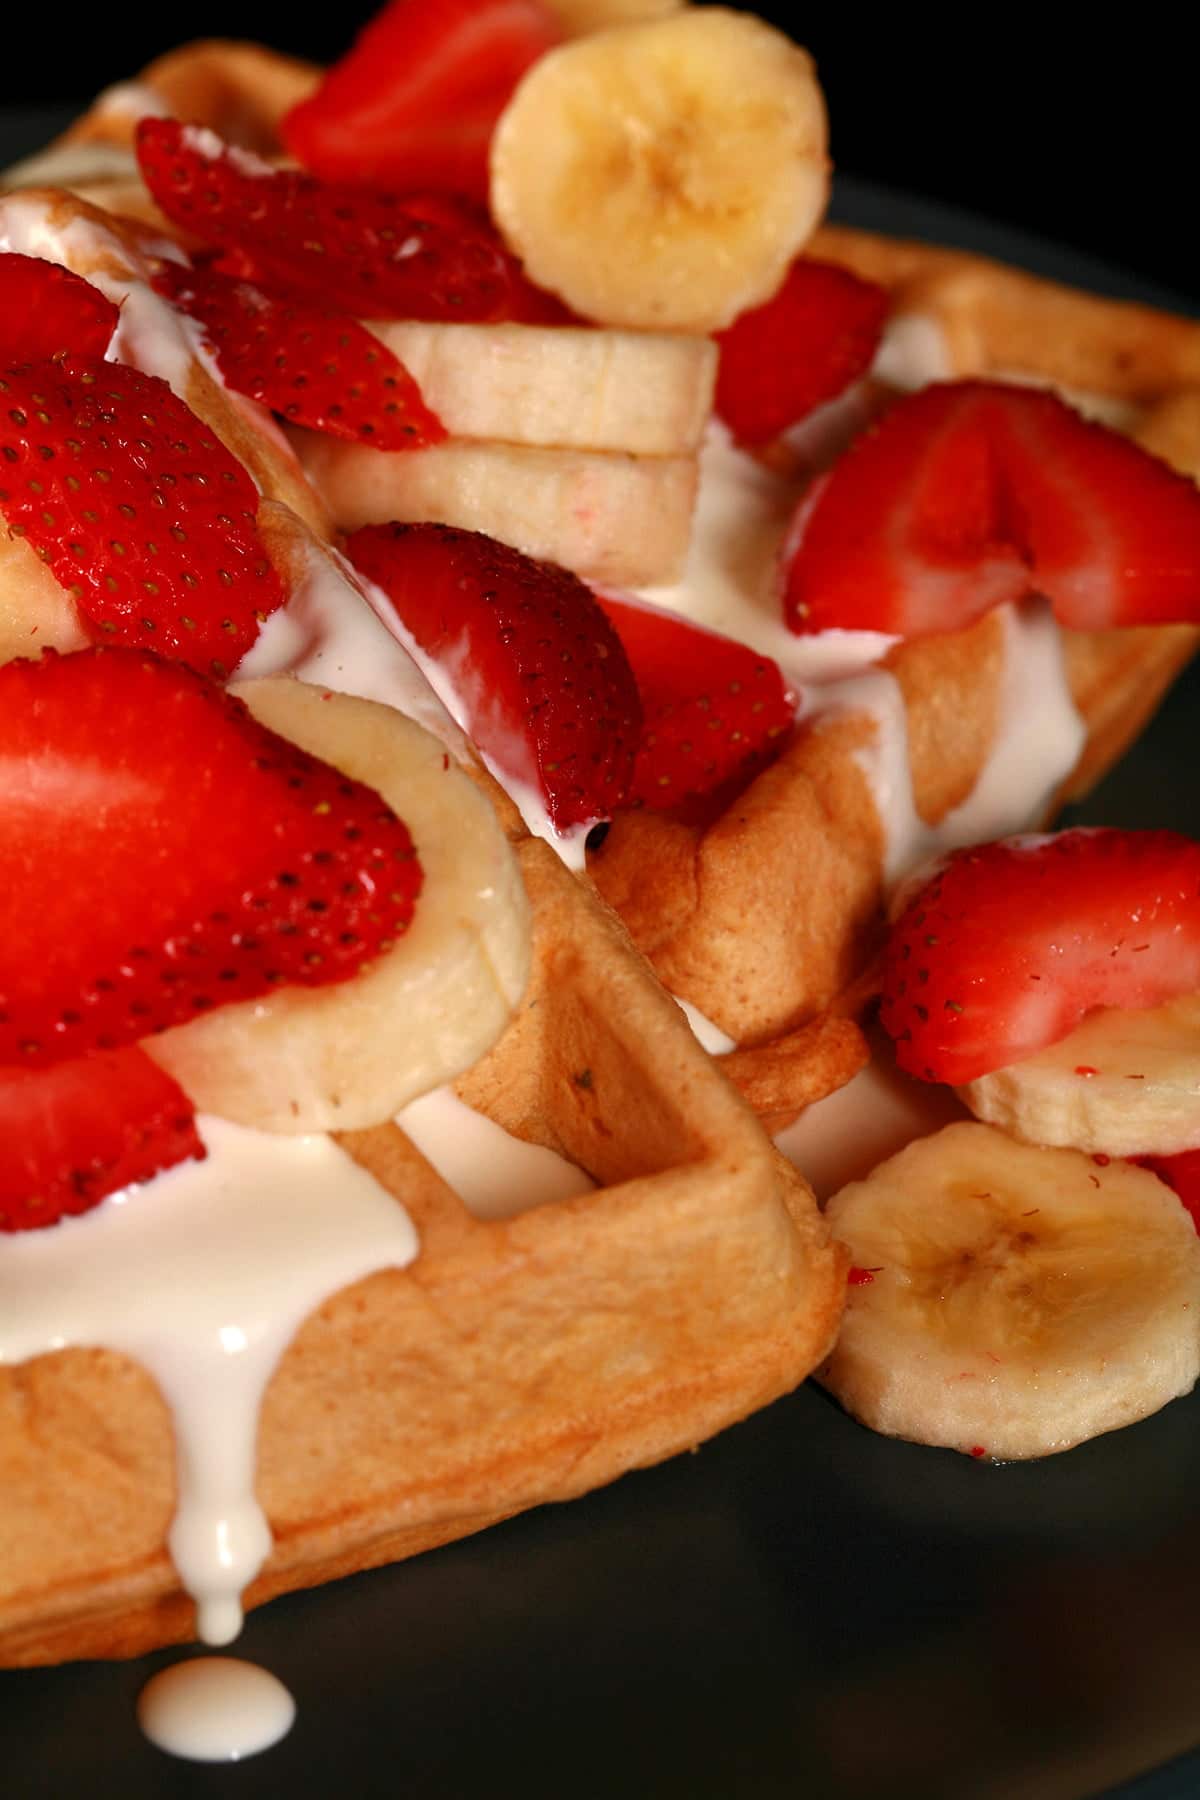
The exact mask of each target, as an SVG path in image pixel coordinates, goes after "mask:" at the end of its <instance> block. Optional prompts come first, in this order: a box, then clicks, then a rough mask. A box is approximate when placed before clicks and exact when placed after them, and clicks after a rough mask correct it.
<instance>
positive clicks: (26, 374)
mask: <svg viewBox="0 0 1200 1800" xmlns="http://www.w3.org/2000/svg"><path fill="white" fill-rule="evenodd" d="M257 509H258V490H257V488H256V487H255V486H254V483H253V481H252V480H251V479H250V477H249V475H248V474H247V473H246V471H245V469H243V467H242V465H241V463H239V462H238V460H237V458H236V457H234V456H232V455H231V454H230V452H229V451H228V450H227V449H226V448H225V446H224V444H222V443H221V442H220V440H219V439H218V438H217V437H215V436H214V434H213V433H212V432H211V431H210V430H209V428H208V426H207V425H204V424H202V423H201V421H200V420H199V419H197V418H196V416H195V415H194V414H193V413H192V412H190V411H189V410H188V408H187V407H186V406H185V405H184V404H183V401H182V400H180V399H178V398H177V396H176V395H175V394H174V393H172V391H171V389H170V388H169V387H168V386H167V384H166V382H165V381H160V380H159V379H158V377H157V376H154V375H143V374H142V373H141V371H140V370H138V369H131V368H126V367H125V366H124V365H122V364H119V363H109V362H104V361H101V360H100V359H98V358H96V357H91V356H69V357H66V358H64V359H63V360H62V361H57V362H39V363H32V364H29V365H27V366H25V367H23V368H11V369H8V370H7V371H5V372H3V373H0V512H2V513H3V515H4V518H5V520H6V521H7V524H8V529H9V532H10V534H12V535H13V536H19V537H25V538H28V540H29V542H30V543H31V544H32V545H33V547H34V549H35V550H36V551H37V552H38V554H39V556H41V557H42V559H43V560H44V561H45V562H46V563H47V564H48V565H49V567H50V569H51V570H52V572H53V574H54V576H55V578H56V579H57V580H58V582H59V583H60V585H61V586H62V587H64V588H65V589H66V590H67V592H68V593H69V594H70V595H71V596H72V598H73V599H74V600H75V602H76V604H77V606H78V607H79V610H80V614H81V616H82V619H83V622H84V625H85V627H86V628H87V629H88V630H89V631H90V632H91V633H92V635H93V636H94V637H95V638H97V639H103V641H104V642H106V643H110V644H124V645H144V646H146V647H148V648H153V649H155V650H158V651H160V652H161V653H162V654H163V655H165V656H171V657H177V658H178V659H179V660H180V661H181V662H186V663H188V664H190V665H191V666H192V667H194V668H198V669H205V670H210V671H212V672H214V673H219V674H224V673H227V672H228V671H229V670H230V669H231V668H232V667H233V666H234V664H235V663H237V662H238V661H239V660H240V659H241V657H242V656H244V655H245V653H246V651H247V650H248V649H249V648H250V646H251V644H253V643H254V641H255V639H256V638H257V636H258V633H259V629H260V626H261V623H262V620H263V619H264V618H265V617H266V616H267V615H268V614H269V613H271V612H274V611H275V609H276V608H277V607H279V606H281V605H282V604H283V601H284V598H285V595H284V591H283V588H282V585H281V583H280V580H279V576H278V575H277V573H276V572H275V570H274V568H273V567H272V565H271V563H270V560H269V559H268V557H267V554H266V551H265V549H264V548H263V545H262V542H261V540H260V538H259V535H258V530H257V526H256V524H255V515H256V512H257Z"/></svg>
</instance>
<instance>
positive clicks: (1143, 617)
mask: <svg viewBox="0 0 1200 1800" xmlns="http://www.w3.org/2000/svg"><path fill="white" fill-rule="evenodd" d="M783 575H784V605H785V610H786V614H787V622H788V624H789V625H790V626H791V628H792V630H793V631H798V632H814V631H825V630H828V629H830V628H834V627H841V628H843V629H846V630H861V631H885V632H895V633H898V634H900V635H902V636H911V637H916V636H920V635H922V634H924V633H928V632H939V631H957V630H960V629H961V628H962V627H964V626H966V625H969V624H970V623H971V622H972V620H974V619H976V618H978V617H979V615H980V614H981V613H984V612H986V611H987V610H988V609H989V608H990V607H993V606H998V605H1001V604H1003V603H1004V602H1006V601H1013V600H1020V599H1022V598H1024V597H1025V596H1026V595H1028V594H1033V593H1037V594H1042V595H1044V596H1045V597H1046V598H1047V599H1048V600H1049V601H1050V602H1051V605H1052V606H1053V608H1054V611H1055V614H1056V616H1057V617H1058V618H1059V619H1060V620H1061V622H1062V623H1063V624H1064V625H1068V626H1072V627H1075V628H1076V629H1079V630H1083V631H1098V630H1105V629H1107V628H1108V627H1110V626H1115V625H1149V624H1159V623H1163V622H1166V621H1169V620H1194V619H1200V493H1198V492H1197V490H1196V487H1195V485H1194V483H1193V482H1192V481H1190V480H1189V479H1187V478H1186V477H1185V476H1182V475H1178V474H1176V473H1175V472H1174V470H1172V469H1170V468H1168V467H1167V465H1166V464H1165V463H1162V462H1160V461H1159V460H1158V459H1157V458H1156V457H1154V456H1151V455H1150V454H1149V453H1148V452H1147V451H1145V450H1143V449H1141V448H1140V446H1139V445H1137V444H1134V443H1132V442H1130V440H1129V439H1127V438H1124V437H1121V436H1119V435H1118V434H1117V433H1116V432H1113V431H1110V430H1108V429H1107V428H1106V427H1105V426H1103V425H1097V424H1093V423H1092V422H1091V421H1089V420H1086V419H1084V418H1083V417H1081V415H1080V414H1079V413H1077V412H1075V411H1074V409H1073V408H1072V407H1070V406H1068V405H1067V404H1066V403H1065V402H1064V401H1062V400H1060V399H1059V398H1058V397H1057V396H1056V395H1054V394H1049V393H1043V392H1040V391H1037V390H1035V389H1032V388H1023V387H1011V386H1005V385H1004V384H1003V383H999V382H987V381H963V382H949V383H945V384H942V385H937V386H934V387H929V388H925V389H923V390H922V391H921V392H920V393H917V394H913V395H910V396H909V397H908V398H906V399H904V400H901V401H899V402H898V403H897V405H895V406H894V407H893V408H892V409H891V411H890V412H888V413H887V414H885V416H884V417H883V419H882V420H881V421H879V422H878V423H877V424H875V425H873V426H872V427H870V428H869V429H868V430H867V431H865V432H863V433H862V434H861V436H860V437H858V438H857V439H855V441H854V442H853V443H852V444H851V446H850V448H849V450H848V451H847V452H846V453H845V455H844V456H843V457H842V458H841V459H840V460H839V461H838V462H837V463H836V464H835V465H834V467H833V469H832V470H831V471H830V472H829V474H828V476H827V477H826V478H825V479H824V481H823V482H822V483H821V484H820V485H819V487H818V488H817V489H816V490H815V491H814V492H813V494H811V495H810V496H809V497H808V498H807V499H806V500H805V501H804V502H803V503H802V506H801V509H800V512H799V514H798V515H797V519H796V522H795V524H794V526H793V528H792V534H791V538H790V542H789V545H788V548H787V551H786V554H785V558H784V570H783Z"/></svg>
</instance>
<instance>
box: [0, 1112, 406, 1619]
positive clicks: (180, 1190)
mask: <svg viewBox="0 0 1200 1800" xmlns="http://www.w3.org/2000/svg"><path fill="white" fill-rule="evenodd" d="M198 1124H199V1126H200V1130H201V1135H202V1137H203V1140H204V1143H205V1145H206V1147H207V1150H208V1156H207V1158H206V1160H205V1161H203V1162H188V1163H180V1164H178V1165H177V1166H176V1167H175V1168H173V1169H168V1170H167V1171H166V1172H165V1173H164V1174H162V1175H159V1176H156V1177H155V1178H154V1180H153V1181H149V1182H145V1183H143V1184H140V1185H137V1186H134V1187H129V1188H125V1189H123V1190H122V1191H121V1192H120V1193H117V1194H112V1195H110V1196H109V1198H108V1199H107V1200H105V1201H103V1202H102V1203H101V1205H100V1206H98V1207H97V1208H95V1210H94V1211H92V1212H90V1213H85V1214H84V1215H83V1216H81V1217H80V1218H76V1219H67V1220H64V1221H63V1222H62V1223H61V1224H59V1225H56V1226H53V1227H51V1228H50V1229H48V1230H45V1231H27V1232H19V1233H16V1234H14V1235H12V1236H10V1237H7V1238H6V1239H5V1240H4V1241H3V1243H0V1363H4V1362H7V1363H15V1362H21V1361H23V1360H25V1359H26V1358H27V1357H31V1356H41V1355H44V1354H45V1353H46V1352H48V1351H52V1350H61V1349H65V1348H68V1347H72V1346H82V1347H88V1348H101V1349H107V1350H114V1351H119V1352H121V1353H122V1354H124V1355H127V1356H130V1357H132V1358H133V1359H134V1360H135V1361H136V1362H138V1363H140V1364H141V1365H142V1367H143V1368H145V1369H147V1370H148V1371H149V1372H150V1374H151V1375H153V1377H154V1379H155V1381H156V1382H157V1383H158V1386H159V1388H160V1389H161V1391H162V1393H163V1396H164V1398H165V1399H166V1401H167V1404H168V1405H169V1407H170V1409H171V1413H172V1417H173V1419H174V1423H175V1444H176V1462H177V1481H178V1489H179V1499H178V1506H177V1510H176V1514H175V1518H174V1520H173V1522H172V1525H171V1530H170V1536H169V1540H168V1541H169V1544H170V1550H171V1555H172V1557H173V1558H174V1561H175V1566H176V1569H177V1570H178V1572H179V1577H180V1580H181V1581H182V1582H183V1585H184V1587H185V1588H186V1590H187V1591H188V1593H189V1594H191V1596H192V1597H193V1599H194V1600H195V1601H196V1606H197V1612H198V1618H199V1631H200V1636H201V1638H202V1639H203V1640H204V1641H205V1642H206V1643H210V1644H227V1643H229V1642H230V1641H231V1640H232V1639H233V1638H234V1637H236V1636H237V1633H238V1631H239V1630H240V1628H241V1622H242V1613H241V1603H240V1596H241V1593H242V1590H243V1588H244V1587H245V1586H246V1584H247V1583H248V1582H250V1581H251V1580H253V1578H254V1576H255V1575H256V1574H257V1572H258V1570H259V1569H260V1568H261V1566H262V1564H263V1561H264V1559H265V1558H266V1556H267V1554H268V1552H269V1550H270V1547H271V1533H270V1529H269V1527H268V1525H267V1521H266V1518H265V1517H264V1515H263V1512H262V1510H261V1508H260V1506H259V1504H258V1501H257V1499H256V1498H255V1492H254V1470H255V1456H256V1439H257V1429H258V1414H259V1408H260V1405H261V1402H262V1397H263V1394H264V1392H265V1390H266V1386H267V1383H268V1382H269V1380H270V1378H271V1375H272V1373H273V1372H274V1369H275V1367H276V1364H277V1363H278V1361H279V1358H280V1356H281V1355H282V1353H283V1351H284V1350H285V1349H286V1347H287V1345H288V1343H289V1342H290V1341H291V1339H292V1337H293V1336H294V1335H295V1332H296V1330H297V1328H298V1327H299V1326H300V1325H301V1323H302V1322H303V1321H304V1319H306V1318H307V1317H308V1315H309V1314H310V1313H311V1312H312V1311H313V1310H314V1309H315V1308H316V1307H318V1306H319V1305H320V1304H321V1302H322V1301H323V1300H325V1299H327V1298H328V1297H329V1295H331V1294H333V1293H336V1292H337V1290H338V1289H339V1288H343V1287H346V1286H348V1285H349V1284H350V1283H351V1282H354V1281H358V1280H360V1279H361V1278H362V1277H363V1276H364V1275H369V1274H371V1273H373V1271H375V1270H376V1269H385V1268H403V1267H404V1266H405V1265H406V1264H407V1263H409V1262H411V1261H412V1259H413V1258H414V1257H415V1255H416V1254H417V1237H416V1233H415V1231H414V1230H413V1226H412V1223H411V1221H410V1219H409V1217H408V1215H407V1213H406V1212H405V1210H404V1208H403V1207H402V1206H400V1205H399V1204H398V1202H397V1201H396V1200H394V1199H393V1198H392V1196H391V1195H390V1194H388V1193H387V1191H386V1190H385V1189H384V1188H383V1187H381V1186H380V1185H379V1183H378V1182H377V1181H376V1180H375V1178H374V1177H373V1176H372V1175H369V1174H368V1173H367V1172H366V1171H365V1170H363V1169H361V1168H359V1167H358V1165H357V1164H356V1163H354V1162H352V1161H351V1159H350V1158H349V1157H348V1156H347V1155H346V1154H345V1152H344V1151H342V1150H341V1149H339V1148H338V1146H337V1145H336V1144H334V1142H333V1141H332V1139H330V1138H327V1137H288V1138H283V1137H277V1136H269V1135H268V1134H266V1133H265V1132H257V1131H249V1130H247V1129H246V1128H245V1127H243V1126H239V1125H231V1124H229V1123H228V1122H227V1121H225V1120H223V1119H214V1118H203V1119H201V1120H199V1121H198Z"/></svg>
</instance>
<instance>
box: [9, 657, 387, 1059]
mask: <svg viewBox="0 0 1200 1800" xmlns="http://www.w3.org/2000/svg"><path fill="white" fill-rule="evenodd" d="M0 842H3V844H4V853H5V879H4V882H3V883H2V884H0V1065H3V1064H11V1063H19V1064H24V1065H26V1066H37V1065H39V1064H43V1063H49V1062H59V1061H63V1060H67V1059H69V1058H71V1057H75V1056H83V1055H87V1054H90V1053H91V1052H92V1051H94V1050H96V1049H113V1048H119V1047H121V1046H122V1045H124V1044H126V1043H129V1042H130V1041H131V1040H134V1039H137V1038H144V1037H147V1036H149V1035H150V1034H151V1033H153V1032H157V1031H163V1030H165V1029H166V1028H167V1027H168V1026H171V1025H177V1024H181V1023H184V1022H185V1021H186V1020H188V1019H190V1018H194V1017H195V1016H196V1015H197V1014H198V1013H202V1012H206V1011H208V1010H209V1009H210V1008H212V1007H214V1006H219V1005H221V1004H223V1003H224V1002H227V1001H233V1000H244V999H248V998H252V997H254V996H256V995H258V994H262V993H265V992H266V991H267V990H268V989H270V988H271V987H273V986H275V985H277V984H279V983H297V984H299V985H302V986H308V987H311V986H321V985H324V984H325V983H328V982H332V981H342V980H346V979H348V978H349V977H350V976H352V975H353V974H355V973H356V972H357V970H358V969H359V967H360V966H361V965H362V964H363V963H364V962H365V961H367V960H368V959H369V958H371V957H374V956H377V955H379V954H380V953H381V952H382V951H383V950H384V949H386V948H387V947H388V946H389V945H390V944H391V942H392V941H393V940H394V939H395V937H396V936H397V935H399V933H401V932H403V931H404V929H405V928H406V926H407V925H408V922H409V919H410V918H411V916H412V911H413V906H414V903H415V900H416V896H417V893H418V891H419V888H420V882H421V875H420V868H419V866H418V864H417V861H416V853H415V852H414V850H413V847H412V843H411V840H410V838H409V835H408V832H407V831H406V830H405V828H404V826H403V825H402V824H401V822H400V821H399V820H398V819H397V818H396V817H395V816H394V814H393V813H391V812H390V811H389V810H388V808H387V807H386V806H385V805H384V803H383V802H382V800H381V799H380V798H379V796H378V794H375V793H373V792H372V791H371V790H370V789H369V788H366V787H363V786H361V785H360V784H359V783H358V782H355V781H351V780H349V779H348V778H347V777H345V776H343V775H341V774H340V773H339V772H338V771H337V770H336V769H332V768H330V767H328V766H327V765H326V764H325V763H321V762H318V761H317V760H316V759H315V758H314V757H311V756H307V755H305V754H304V752H303V751H300V750H298V749H296V748H295V747H294V746H293V745H292V744H289V743H287V742H285V740H284V739H282V738H280V737H277V736H275V734H274V733H273V732H270V731H266V730H264V729H263V727H262V726H260V725H258V724H256V723H255V721H254V720H253V719H252V718H251V717H250V715H249V713H248V712H247V710H246V708H245V707H244V706H243V705H242V704H241V702H240V701H237V700H234V699H232V698H231V697H230V696H229V695H227V694H225V693H224V692H223V691H222V690H221V689H220V688H218V687H216V686H214V685H213V684H212V683H211V682H207V681H204V680H203V679H202V678H201V677H200V676H198V675H195V674H193V673H192V672H191V671H190V670H188V669H185V668H183V667H182V666H181V665H180V664H178V663H167V662H163V661H162V660H161V659H160V658H158V657H155V656H151V655H149V654H148V653H146V652H144V651H134V650H82V651H79V652H78V653H77V654H75V655H73V656H65V657H58V656H54V655H48V656H45V657H43V658H42V660H41V661H40V662H36V663H34V662H12V663H9V664H7V665H6V666H5V667H4V668H0Z"/></svg>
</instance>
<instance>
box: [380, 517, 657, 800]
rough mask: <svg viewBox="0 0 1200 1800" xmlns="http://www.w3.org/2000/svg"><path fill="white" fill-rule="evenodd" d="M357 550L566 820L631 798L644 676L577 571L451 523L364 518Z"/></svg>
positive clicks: (474, 720)
mask: <svg viewBox="0 0 1200 1800" xmlns="http://www.w3.org/2000/svg"><path fill="white" fill-rule="evenodd" d="M346 554H347V555H348V556H349V558H350V560H351V562H353V563H354V565H355V567H356V568H358V569H359V570H360V571H361V572H362V574H364V575H365V576H366V577H367V579H368V580H369V581H372V582H374V583H375V585H376V586H377V587H379V588H380V589H382V591H383V593H384V594H385V595H386V596H387V598H388V599H389V600H390V601H391V603H392V605H393V606H394V608H395V610H396V613H397V615H398V617H399V620H400V623H401V625H402V626H403V628H404V630H405V631H407V632H409V633H411V635H412V637H413V639H415V641H416V643H417V645H418V647H419V648H420V649H421V650H422V651H424V652H425V653H426V655H428V656H430V657H432V658H433V660H434V661H435V662H436V663H438V664H439V665H441V667H442V668H443V669H444V671H445V673H446V675H447V676H448V678H449V680H450V682H451V683H452V684H453V687H454V690H455V694H456V696H457V699H458V702H459V705H460V708H461V714H462V721H461V722H462V723H463V724H464V726H465V729H466V730H467V731H468V732H469V733H470V735H471V736H472V737H473V738H474V740H475V742H476V743H477V744H478V746H479V748H480V750H482V751H483V752H484V754H485V755H487V756H489V757H490V758H491V759H492V761H493V762H494V763H495V764H496V766H497V768H499V769H501V770H503V771H504V772H505V773H506V774H507V775H509V776H511V777H515V778H516V779H518V780H521V781H526V782H529V783H531V784H532V785H534V786H536V787H537V788H538V789H539V790H540V792H541V794H542V796H543V798H544V800H545V803H546V809H547V811H548V813H549V816H550V819H551V822H552V823H553V825H554V827H555V829H556V830H558V831H560V832H562V831H567V830H569V829H570V828H571V827H572V826H575V825H582V824H587V823H591V822H592V821H593V820H596V819H604V818H607V817H608V816H609V814H610V813H612V812H613V811H614V809H615V808H616V807H618V806H620V805H622V804H623V803H624V801H625V799H626V798H627V795H628V792H629V782H630V778H631V775H632V771H633V758H634V752H635V750H636V748H637V741H638V733H639V729H640V725H641V708H640V706H639V702H638V694H637V684H636V682H635V681H634V678H633V673H632V671H631V670H630V667H629V663H628V660H627V658H626V656H625V653H624V651H623V650H622V648H621V643H620V639H619V638H618V636H617V634H616V632H615V631H614V630H613V627H612V626H611V625H610V623H609V621H608V619H607V618H606V617H605V615H604V613H603V611H602V610H601V608H600V606H599V604H598V603H597V601H596V598H595V596H594V595H593V594H592V592H591V590H590V589H589V588H587V587H585V585H584V583H583V582H582V581H580V580H579V578H578V576H576V575H572V574H571V573H570V572H569V571H568V570H566V569H561V568H558V567H556V566H555V565H554V564H552V563H540V562H535V561H534V560H533V559H532V558H531V557H528V556H523V555H522V554H521V552H520V551H519V550H514V549H512V548H511V547H510V546H509V545H507V544H501V543H498V542H497V541H496V540H495V539H494V538H489V537H485V536H484V535H483V534H482V533H481V532H476V531H459V530H456V529H454V528H453V527H451V526H448V525H368V526H364V527H363V528H362V529H361V530H360V531H356V532H354V533H353V534H352V536H351V537H350V538H349V540H348V541H347V544H346Z"/></svg>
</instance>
